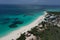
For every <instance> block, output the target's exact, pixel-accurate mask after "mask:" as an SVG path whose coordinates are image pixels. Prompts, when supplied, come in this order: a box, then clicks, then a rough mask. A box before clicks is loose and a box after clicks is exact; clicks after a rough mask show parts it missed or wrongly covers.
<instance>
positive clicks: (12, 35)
mask: <svg viewBox="0 0 60 40" xmlns="http://www.w3.org/2000/svg"><path fill="white" fill-rule="evenodd" d="M46 14H47V13H46V11H44V14H43V15H42V16H39V17H38V18H37V19H36V20H35V21H33V22H32V23H30V24H29V25H26V26H24V27H21V28H20V29H18V30H15V31H12V32H11V33H10V34H8V35H6V36H4V37H1V38H0V40H12V39H14V40H15V39H16V38H18V37H19V36H20V34H22V33H24V32H27V31H28V30H31V28H33V27H35V26H37V25H38V24H39V23H40V22H42V21H43V20H44V18H45V15H46Z"/></svg>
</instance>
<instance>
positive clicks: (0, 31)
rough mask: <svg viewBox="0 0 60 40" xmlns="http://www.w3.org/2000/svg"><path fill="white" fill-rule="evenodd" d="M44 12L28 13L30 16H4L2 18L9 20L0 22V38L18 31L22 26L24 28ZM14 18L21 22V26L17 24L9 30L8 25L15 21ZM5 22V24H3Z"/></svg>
mask: <svg viewBox="0 0 60 40" xmlns="http://www.w3.org/2000/svg"><path fill="white" fill-rule="evenodd" d="M43 14H44V12H42V11H39V12H30V14H23V13H22V14H19V15H6V16H3V17H2V18H9V19H8V20H1V22H2V23H1V24H0V37H3V36H5V35H7V34H8V35H9V33H11V32H12V31H14V30H17V29H20V28H21V27H23V26H26V25H28V24H30V23H31V22H33V21H34V20H36V19H37V18H38V17H39V16H41V15H43ZM15 18H18V20H20V21H23V22H24V23H23V24H18V25H17V27H15V28H9V25H10V24H12V22H13V21H14V20H15ZM5 21H7V23H4V22H5Z"/></svg>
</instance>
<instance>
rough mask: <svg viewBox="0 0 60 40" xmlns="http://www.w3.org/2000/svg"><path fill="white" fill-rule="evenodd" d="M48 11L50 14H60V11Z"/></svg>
mask: <svg viewBox="0 0 60 40" xmlns="http://www.w3.org/2000/svg"><path fill="white" fill-rule="evenodd" d="M47 13H49V14H55V15H60V12H55V11H54V12H50V11H47Z"/></svg>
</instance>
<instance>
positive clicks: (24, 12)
mask: <svg viewBox="0 0 60 40" xmlns="http://www.w3.org/2000/svg"><path fill="white" fill-rule="evenodd" d="M34 7H35V6H34ZM46 10H47V11H60V8H58V7H55V6H50V7H49V6H36V7H35V8H33V7H32V6H30V7H26V6H16V5H0V37H3V36H5V35H7V34H9V33H10V32H12V31H14V30H17V29H19V28H21V27H23V26H26V25H28V24H30V23H31V22H33V21H34V20H36V19H37V18H38V17H39V16H41V15H43V14H44V11H46ZM16 20H17V21H20V22H22V23H19V24H16ZM11 24H15V25H16V27H14V26H15V25H14V26H13V27H11V28H10V25H11Z"/></svg>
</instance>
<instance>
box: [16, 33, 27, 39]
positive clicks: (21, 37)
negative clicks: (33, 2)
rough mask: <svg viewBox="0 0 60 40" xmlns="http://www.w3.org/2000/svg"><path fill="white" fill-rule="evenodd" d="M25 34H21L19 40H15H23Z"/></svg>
mask: <svg viewBox="0 0 60 40" xmlns="http://www.w3.org/2000/svg"><path fill="white" fill-rule="evenodd" d="M25 39H26V38H25V33H23V34H21V36H20V37H19V38H17V39H16V40H25Z"/></svg>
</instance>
